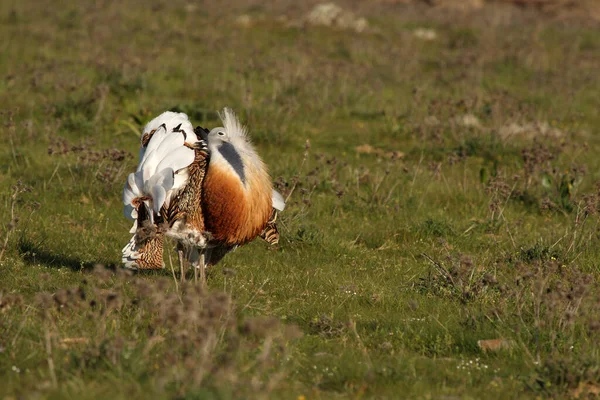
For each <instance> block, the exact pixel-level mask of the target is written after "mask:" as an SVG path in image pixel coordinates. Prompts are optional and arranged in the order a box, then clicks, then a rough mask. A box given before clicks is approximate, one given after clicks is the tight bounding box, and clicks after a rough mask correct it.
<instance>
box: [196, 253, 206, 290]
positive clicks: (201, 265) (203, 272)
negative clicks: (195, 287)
mask: <svg viewBox="0 0 600 400" xmlns="http://www.w3.org/2000/svg"><path fill="white" fill-rule="evenodd" d="M204 260H205V258H204V251H201V252H200V260H198V261H199V262H198V266H199V268H200V285H202V288H205V287H206V266H205V265H204Z"/></svg>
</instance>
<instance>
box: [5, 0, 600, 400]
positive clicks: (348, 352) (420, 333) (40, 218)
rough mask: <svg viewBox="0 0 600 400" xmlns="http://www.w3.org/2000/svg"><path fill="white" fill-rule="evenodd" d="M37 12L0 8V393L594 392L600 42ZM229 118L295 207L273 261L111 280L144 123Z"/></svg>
mask: <svg viewBox="0 0 600 400" xmlns="http://www.w3.org/2000/svg"><path fill="white" fill-rule="evenodd" d="M53 4H54V3H51V2H42V3H40V2H35V3H33V2H4V3H2V4H0V36H1V37H2V38H3V40H2V43H1V44H0V104H1V105H2V107H1V108H2V124H1V126H2V127H1V128H0V134H1V136H2V139H3V143H4V146H2V147H1V148H0V168H1V169H0V200H1V202H0V213H1V215H2V220H3V221H4V226H3V229H2V231H1V234H0V245H2V244H3V243H4V238H6V240H7V242H6V246H5V250H4V252H3V253H2V255H1V256H0V257H1V259H0V276H1V278H0V371H1V374H2V375H1V379H2V382H3V383H2V385H0V386H1V387H0V396H1V397H3V398H21V397H23V398H33V397H42V398H77V399H80V398H119V399H120V398H181V399H184V398H185V399H195V398H203V399H204V398H206V399H217V398H224V399H227V398H231V399H234V398H248V397H253V398H254V397H264V398H286V399H289V398H302V397H301V396H304V397H305V398H359V397H365V398H399V397H403V398H423V399H428V398H442V397H444V398H484V397H485V398H498V399H504V398H548V397H564V396H568V395H574V394H575V393H577V390H580V391H584V392H585V390H587V389H589V390H594V389H595V390H597V388H598V387H599V385H600V369H599V368H598V365H600V350H599V349H600V342H599V338H600V332H599V330H600V326H599V325H598V321H599V320H600V307H598V298H599V296H600V287H599V285H598V280H599V278H600V269H599V267H598V265H599V263H600V251H599V250H598V249H600V246H599V245H600V235H599V234H598V232H599V231H598V228H599V226H600V219H599V213H600V197H599V194H598V185H599V184H600V174H599V173H598V171H599V170H600V169H599V167H600V161H599V160H598V157H597V152H598V150H599V149H600V140H598V134H599V133H600V131H599V127H600V119H599V117H598V113H597V111H598V110H599V109H600V98H599V97H598V95H597V94H598V92H599V90H600V76H599V75H598V70H597V65H599V63H600V54H599V53H598V51H597V49H598V47H599V45H600V34H599V33H598V30H597V27H594V26H589V25H578V24H569V23H567V22H553V21H549V20H545V19H543V18H542V17H539V16H533V15H529V14H527V15H525V16H524V15H521V14H519V13H518V12H516V11H513V12H512V14H510V15H511V19H510V21H500V22H499V20H497V19H493V16H494V10H488V9H487V8H486V9H485V10H483V11H481V13H482V14H481V16H482V18H471V19H467V18H462V17H457V18H455V17H453V16H451V15H443V14H442V13H433V14H432V13H421V11H413V12H409V13H404V12H401V10H402V9H394V8H385V7H383V6H381V7H378V8H373V10H367V15H366V16H367V17H368V19H369V20H370V21H371V22H372V25H374V26H375V28H377V29H376V31H375V32H371V33H364V34H355V33H350V32H343V31H338V30H332V29H329V28H325V27H319V28H317V27H308V28H299V27H294V26H291V27H288V26H286V24H285V23H282V22H280V21H279V20H278V19H277V18H276V17H277V15H276V14H272V13H270V12H269V11H268V10H267V9H263V8H262V7H258V8H256V7H255V8H252V9H248V10H247V11H244V9H243V7H242V6H237V8H236V9H237V10H238V11H235V12H233V11H232V12H225V11H224V10H223V9H220V8H217V7H216V6H210V5H206V6H204V5H202V6H200V5H198V6H197V8H190V7H189V5H190V4H191V3H190V4H188V3H186V2H182V1H178V0H175V1H170V2H156V3H155V4H154V5H146V4H141V3H138V2H135V1H126V2H124V3H123V2H121V3H118V4H117V3H111V4H104V5H102V4H99V3H98V4H97V5H95V4H96V3H94V4H89V5H84V4H80V3H78V2H67V3H66V4H64V5H63V6H61V7H60V8H59V7H56V6H54V5H53ZM244 12H248V13H250V14H251V15H257V16H258V17H257V18H258V19H257V21H258V22H256V23H255V24H253V25H252V26H251V27H248V28H244V27H241V26H238V25H237V24H236V23H235V18H236V17H237V16H238V15H239V14H241V13H244ZM294 12H295V14H290V16H291V17H292V18H296V19H297V18H300V17H301V15H302V14H301V13H300V12H299V11H297V10H296V11H294ZM484 17H485V18H484ZM486 18H491V19H492V20H494V21H496V22H495V23H486V22H485V21H486ZM523 22H527V23H523ZM418 27H428V28H429V27H432V28H433V29H435V30H436V31H437V33H438V39H437V40H435V41H431V42H424V41H422V40H420V39H418V38H416V37H414V36H413V35H412V31H413V30H414V29H415V28H418ZM226 105H228V106H231V107H233V108H234V109H235V110H236V111H238V112H239V113H240V115H241V117H242V119H243V120H244V121H245V122H246V123H247V124H248V126H249V127H250V131H251V135H252V137H253V139H254V142H255V144H256V145H257V147H258V149H259V152H260V154H261V155H262V156H263V158H264V160H265V161H266V163H267V164H268V166H269V168H270V172H271V175H272V176H273V179H274V181H275V182H276V185H277V187H278V188H279V190H280V191H281V192H282V193H284V195H286V196H287V195H288V194H289V193H291V191H292V189H293V193H292V194H291V197H290V201H289V203H288V206H287V208H286V210H285V212H284V213H283V214H282V215H281V217H280V230H281V234H282V239H281V242H280V244H279V246H278V247H277V248H275V249H270V248H268V247H267V245H266V244H265V243H264V242H261V241H256V242H253V243H251V244H250V245H248V246H245V247H243V248H240V249H238V250H237V251H235V252H234V253H232V254H230V255H228V256H227V257H226V258H225V260H224V261H223V262H222V263H221V264H219V265H218V266H217V267H216V268H214V269H213V270H212V271H211V272H210V275H209V282H208V286H209V289H210V292H209V293H197V291H196V289H195V288H194V287H193V286H192V285H189V284H187V285H183V286H179V285H177V284H176V282H175V281H174V280H173V277H172V275H171V269H170V267H169V265H170V264H169V260H168V259H167V269H166V270H165V271H160V272H154V273H140V274H137V275H135V276H130V275H128V274H125V273H123V272H122V271H121V270H120V268H119V266H118V265H119V260H120V250H121V248H122V247H123V246H124V244H125V243H126V242H127V240H128V239H129V234H128V230H129V228H130V223H129V221H128V220H126V219H125V218H124V217H123V215H122V204H121V199H120V196H121V190H122V185H123V182H124V181H125V177H126V176H127V174H128V173H129V172H131V171H132V170H133V169H134V167H135V165H136V162H137V152H138V143H139V138H138V135H139V131H140V130H141V128H142V126H143V125H144V124H145V123H146V122H147V121H148V120H150V119H151V118H152V117H153V116H155V115H157V114H159V113H160V112H162V111H164V110H166V109H172V110H178V111H184V112H186V113H188V115H190V117H191V118H192V120H193V122H194V123H196V124H201V125H203V126H209V127H210V126H214V125H215V124H216V123H217V115H216V110H219V109H220V108H222V107H223V106H226ZM465 115H472V116H474V117H476V118H477V119H478V121H479V123H480V126H478V127H476V126H475V127H474V126H466V125H465V124H464V123H462V122H461V121H464V119H463V117H464V116H465ZM510 124H518V125H520V126H521V127H524V129H523V130H522V132H521V133H518V134H514V135H513V136H510V137H506V135H505V134H504V132H505V131H506V130H505V128H506V127H507V126H509V125H510ZM544 124H547V126H549V127H550V129H555V130H554V132H558V134H557V135H556V136H546V135H544V134H542V133H543V132H542V131H544V129H547V128H544V129H542V128H540V126H542V125H544ZM307 141H308V142H309V144H310V145H309V146H307V145H306V143H307ZM362 145H369V146H371V151H368V150H367V151H364V147H363V151H358V149H357V148H358V147H359V146H362ZM392 152H399V153H397V154H396V156H392ZM398 154H399V156H398ZM11 210H12V213H11ZM171 256H172V257H173V259H174V255H173V254H172V253H171ZM97 264H101V265H104V266H106V267H108V270H107V269H103V268H100V267H99V266H96V265H97ZM222 293H225V295H222ZM229 298H231V302H230V301H229ZM73 338H83V339H80V340H83V341H84V342H83V343H75V344H73V343H66V342H68V341H69V339H73ZM499 338H502V339H505V340H506V341H507V342H508V343H510V346H509V348H508V349H504V350H499V351H492V352H484V351H482V350H481V349H480V348H479V347H478V344H477V343H478V341H479V340H486V339H499ZM65 339H67V341H66V342H65Z"/></svg>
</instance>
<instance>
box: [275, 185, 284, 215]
mask: <svg viewBox="0 0 600 400" xmlns="http://www.w3.org/2000/svg"><path fill="white" fill-rule="evenodd" d="M273 208H274V209H276V210H277V211H283V210H284V209H285V200H284V199H283V196H282V195H281V193H279V192H278V191H277V190H275V189H273Z"/></svg>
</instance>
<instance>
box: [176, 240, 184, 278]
mask: <svg viewBox="0 0 600 400" xmlns="http://www.w3.org/2000/svg"><path fill="white" fill-rule="evenodd" d="M177 255H178V256H179V273H180V276H179V279H180V280H181V282H185V268H184V267H183V262H184V260H183V249H181V248H179V247H178V248H177Z"/></svg>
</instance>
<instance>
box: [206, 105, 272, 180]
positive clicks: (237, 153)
mask: <svg viewBox="0 0 600 400" xmlns="http://www.w3.org/2000/svg"><path fill="white" fill-rule="evenodd" d="M219 116H220V117H221V121H222V122H223V126H222V127H217V128H213V129H212V130H211V131H210V132H208V134H207V135H206V141H207V142H208V150H209V152H210V154H211V160H214V161H215V162H221V161H226V162H227V163H228V164H229V166H230V167H232V168H233V170H234V171H235V172H236V173H237V174H238V175H239V177H240V179H241V180H242V182H244V183H245V179H246V172H248V170H257V169H258V170H264V164H263V163H262V160H261V159H260V157H259V156H258V154H257V153H256V151H255V150H254V147H253V146H252V143H250V140H249V138H248V134H247V132H246V128H245V127H244V126H243V125H242V124H241V123H240V121H239V120H238V118H237V116H236V115H235V113H234V112H233V111H232V110H231V109H230V108H225V109H224V110H223V112H222V113H219ZM211 162H212V161H211Z"/></svg>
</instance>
